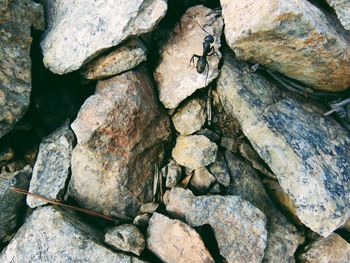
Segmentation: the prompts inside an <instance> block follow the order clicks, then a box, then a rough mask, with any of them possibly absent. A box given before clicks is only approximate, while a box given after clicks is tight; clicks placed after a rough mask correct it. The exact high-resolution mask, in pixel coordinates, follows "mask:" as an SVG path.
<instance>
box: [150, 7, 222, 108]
mask: <svg viewBox="0 0 350 263" xmlns="http://www.w3.org/2000/svg"><path fill="white" fill-rule="evenodd" d="M196 22H197V23H198V24H199V25H201V27H203V28H204V29H205V30H206V31H207V32H208V33H209V34H211V35H212V36H214V37H215V41H214V43H213V44H214V48H215V51H216V52H217V55H213V56H209V57H208V58H207V61H208V63H209V68H210V69H209V71H208V67H206V69H205V71H204V72H203V73H202V74H199V73H198V72H197V71H196V68H195V67H190V66H189V62H190V60H191V57H192V55H193V54H197V55H199V56H201V55H202V53H203V40H204V38H205V37H206V36H207V33H205V32H204V31H203V30H202V29H201V28H200V27H199V26H198V25H197V24H196ZM222 27H223V21H222V18H221V17H219V16H217V14H216V13H215V12H213V10H211V9H208V8H206V7H204V6H195V7H192V8H190V9H188V10H187V11H186V13H185V14H184V15H183V16H182V18H181V21H180V22H179V24H178V25H177V26H176V28H175V29H174V32H173V33H172V34H171V36H170V37H169V39H168V41H167V43H165V44H164V45H163V47H162V49H161V51H160V55H161V60H160V64H159V66H158V67H157V68H156V71H155V75H154V76H155V79H156V82H157V84H158V90H159V97H160V100H161V102H162V103H163V104H164V106H165V107H166V108H170V109H173V108H176V107H177V105H179V103H180V102H181V101H183V100H184V99H185V98H187V97H188V96H190V95H191V94H192V93H193V92H195V91H196V90H197V89H200V88H203V87H205V86H206V84H209V83H210V82H211V81H212V80H213V79H215V78H216V77H217V76H218V74H219V70H218V64H219V61H220V58H221V53H220V52H219V51H218V49H219V48H220V46H221V45H220V36H221V33H222ZM196 61H197V60H196V59H195V62H196ZM207 75H208V77H207Z"/></svg>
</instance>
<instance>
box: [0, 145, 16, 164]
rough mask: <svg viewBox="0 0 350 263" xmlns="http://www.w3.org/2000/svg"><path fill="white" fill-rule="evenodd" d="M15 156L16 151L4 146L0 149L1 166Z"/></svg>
mask: <svg viewBox="0 0 350 263" xmlns="http://www.w3.org/2000/svg"><path fill="white" fill-rule="evenodd" d="M14 156H15V151H14V150H13V149H12V148H11V147H9V146H8V145H2V146H1V148H0V165H2V164H4V163H7V162H8V161H10V160H11V159H12V158H13V157H14Z"/></svg>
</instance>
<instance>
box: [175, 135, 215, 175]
mask: <svg viewBox="0 0 350 263" xmlns="http://www.w3.org/2000/svg"><path fill="white" fill-rule="evenodd" d="M217 149H218V146H217V145H216V144H215V143H213V142H211V141H210V140H209V139H207V138H206V137H205V136H203V135H190V136H179V137H177V139H176V145H175V147H174V149H173V152H172V156H173V158H174V159H175V161H176V162H177V163H178V164H180V165H182V166H185V167H187V168H190V169H196V168H199V167H203V166H207V165H209V164H211V163H213V162H214V161H215V158H216V152H217Z"/></svg>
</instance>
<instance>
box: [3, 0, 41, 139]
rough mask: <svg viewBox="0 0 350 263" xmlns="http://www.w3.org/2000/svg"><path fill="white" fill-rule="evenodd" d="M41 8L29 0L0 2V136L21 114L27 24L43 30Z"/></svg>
mask: <svg viewBox="0 0 350 263" xmlns="http://www.w3.org/2000/svg"><path fill="white" fill-rule="evenodd" d="M43 23H44V10H43V8H42V6H41V5H40V4H37V3H35V2H33V1H30V0H13V1H2V2H1V3H0V32H1V34H0V137H2V136H3V135H5V134H6V133H8V132H9V131H10V130H11V129H12V127H13V125H14V124H15V123H16V122H17V121H18V120H19V119H20V118H21V117H22V116H23V115H24V113H25V112H26V110H27V108H28V106H29V100H30V92H31V67H32V66H31V59H30V56H29V54H30V45H31V43H32V38H31V31H30V30H31V26H32V25H33V26H34V27H35V28H36V29H41V30H43Z"/></svg>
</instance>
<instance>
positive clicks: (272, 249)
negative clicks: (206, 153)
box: [225, 151, 301, 263]
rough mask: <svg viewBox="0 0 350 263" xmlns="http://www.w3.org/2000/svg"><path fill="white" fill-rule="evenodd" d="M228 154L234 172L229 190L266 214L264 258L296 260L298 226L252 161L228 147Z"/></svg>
mask: <svg viewBox="0 0 350 263" xmlns="http://www.w3.org/2000/svg"><path fill="white" fill-rule="evenodd" d="M225 158H226V160H227V165H228V168H229V170H230V174H231V176H232V180H231V183H230V185H229V187H228V188H227V194H230V195H239V196H241V197H242V198H243V199H245V200H247V201H249V202H250V203H251V204H253V205H254V206H256V207H257V208H259V209H260V210H261V211H263V212H264V214H265V215H266V217H267V223H266V228H267V246H266V249H265V256H264V260H263V262H266V263H267V262H271V263H273V262H288V263H292V262H295V259H294V253H295V251H296V249H297V248H298V245H299V242H300V241H301V235H300V234H299V233H298V232H297V229H296V228H295V227H294V226H293V225H292V224H290V223H289V222H288V220H287V218H286V217H285V216H284V215H283V214H282V213H281V212H280V211H278V209H277V208H276V207H275V205H274V204H273V203H272V201H271V200H270V198H269V196H268V195H267V193H266V191H265V188H264V185H263V184H262V182H261V181H260V179H259V176H258V175H257V173H256V172H255V171H254V169H253V168H252V167H251V166H250V164H248V163H247V162H244V161H243V160H241V159H240V158H238V157H237V156H235V155H234V154H232V153H231V152H229V151H226V153H225Z"/></svg>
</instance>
